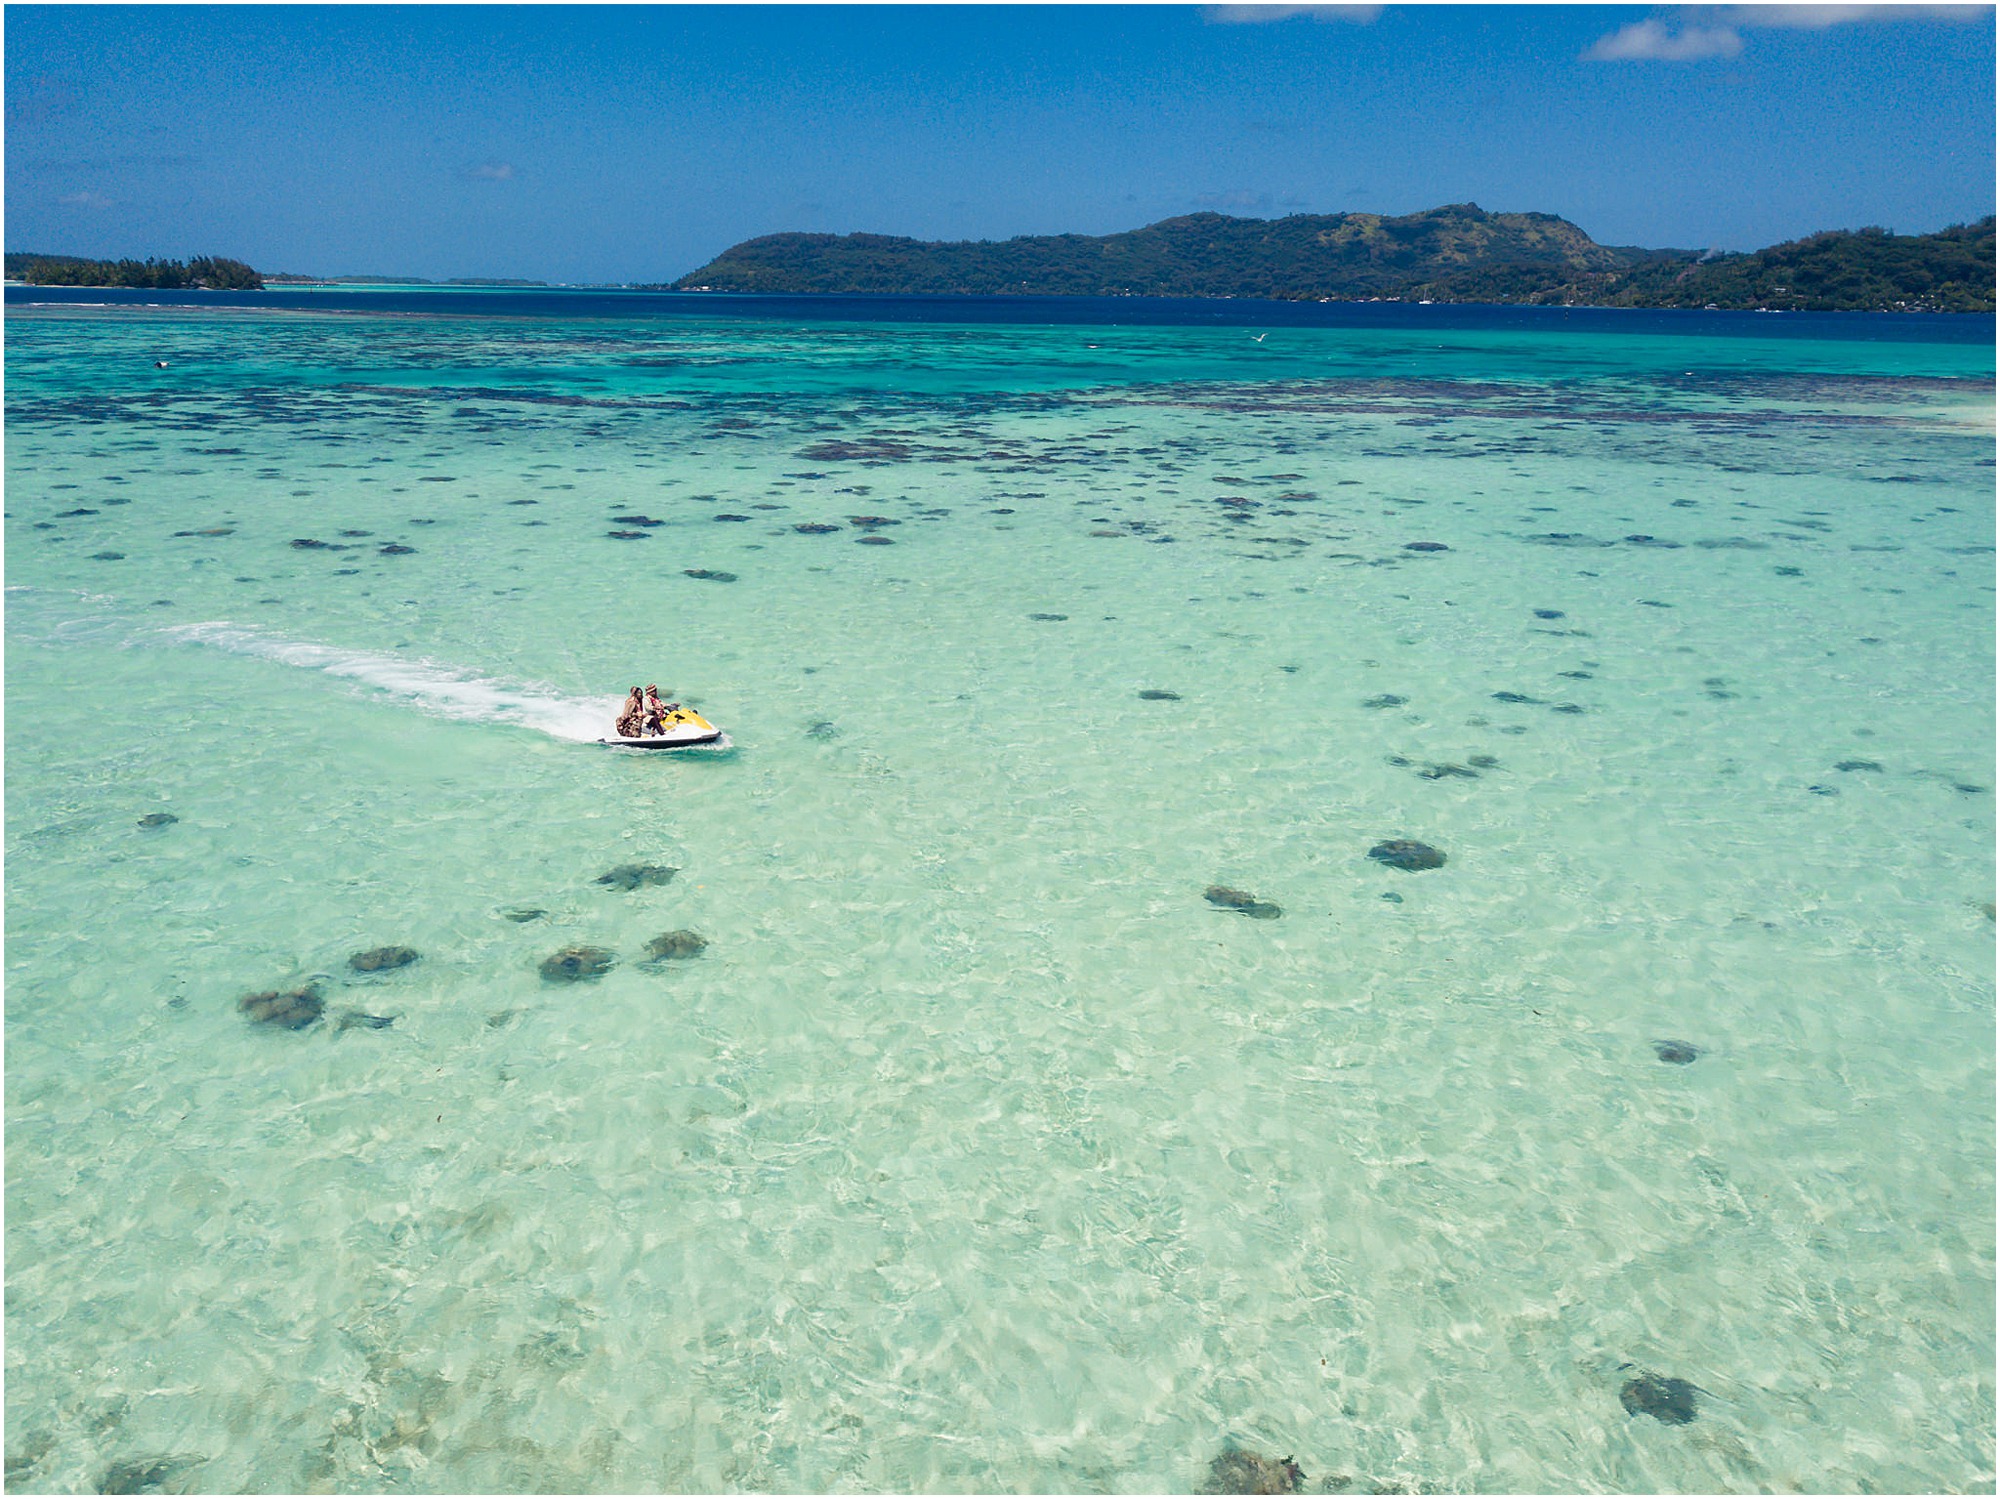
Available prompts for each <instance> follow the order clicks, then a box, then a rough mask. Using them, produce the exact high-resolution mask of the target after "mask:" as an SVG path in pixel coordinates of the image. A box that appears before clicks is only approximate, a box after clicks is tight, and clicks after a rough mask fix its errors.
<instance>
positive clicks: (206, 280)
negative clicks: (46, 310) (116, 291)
mask: <svg viewBox="0 0 2000 1499" xmlns="http://www.w3.org/2000/svg"><path fill="white" fill-rule="evenodd" d="M6 272H7V279H8V280H9V281H25V282H27V283H28V284H29V285H31V286H130V287H145V288H149V289H152V290H156V291H186V290H203V291H262V290H263V289H264V278H263V277H262V276H259V275H258V274H257V273H256V272H255V271H253V270H252V269H251V268H250V267H249V266H247V265H245V264H244V263H243V262H242V261H240V260H231V259H229V258H228V257H227V256H223V255H197V256H195V257H194V258H193V259H192V260H185V261H182V260H150V259H148V260H86V259H84V258H82V257H81V256H77V255H35V254H30V253H27V252H23V251H9V252H8V253H7V256H6Z"/></svg>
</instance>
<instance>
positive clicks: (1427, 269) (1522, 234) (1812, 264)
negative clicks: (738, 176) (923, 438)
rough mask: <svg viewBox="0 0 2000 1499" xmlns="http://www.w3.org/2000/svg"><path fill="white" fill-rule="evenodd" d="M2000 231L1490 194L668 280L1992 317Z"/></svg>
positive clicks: (768, 244) (844, 247) (851, 250)
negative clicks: (1788, 220)
mask: <svg viewBox="0 0 2000 1499" xmlns="http://www.w3.org/2000/svg"><path fill="white" fill-rule="evenodd" d="M1993 229H1994V221H1993V218H1992V216H1991V215H1989V216H1987V217H1986V218H1984V219H1981V220H1979V221H1978V222H1977V223H1973V224H1959V225H1953V226H1952V227H1950V228H1948V229H1942V230H1940V231H1938V232H1937V233H1935V234H1921V235H1901V234H1891V233H1889V232H1888V231H1887V230H1885V229H1858V230H1852V231H1849V230H1833V231H1829V232H1826V233H1821V234H1814V235H1810V236H1808V237H1807V238H1805V239H1799V240H1792V241H1790V242H1788V243H1785V244H1781V245H1773V246H1771V247H1770V248H1769V249H1764V250H1757V251H1754V252H1750V253H1730V254H1701V253H1699V252H1697V251H1694V250H1647V249H1640V248H1637V247H1634V246H1621V245H1600V244H1598V243H1597V242H1596V241H1594V240H1592V239H1591V237H1590V236H1589V235H1588V234H1586V233H1584V231H1583V230H1581V229H1579V228H1578V227H1577V226H1576V225H1575V224H1572V223H1570V222H1569V221H1568V220H1566V219H1562V218H1558V217H1557V216H1556V215H1554V214H1548V213H1488V212H1487V211H1485V210H1484V209H1482V208H1480V207H1479V206H1478V205H1477V204H1473V203H1459V204H1452V205H1449V206H1447V207H1443V208H1433V209H1430V210H1427V211H1426V212H1423V213H1413V214H1405V215H1403V216H1401V217H1399V218H1384V217H1382V216H1381V215H1379V214H1371V213H1341V214H1293V215H1291V216H1289V217H1287V218H1282V219H1239V218H1231V217H1228V216H1227V215H1224V214H1219V213H1196V214H1187V215H1185V216H1183V217H1180V218H1172V219H1164V220H1162V221H1161V222H1159V223H1157V224H1151V225H1148V226H1147V227H1145V228H1143V229H1133V230H1128V231H1126V232H1124V233H1121V234H1107V235H1095V236H1093V235H1083V234H1058V235H1033V236H1026V237H1022V238H1018V239H1009V240H999V241H994V240H974V241H947V242H939V241H926V240H915V239H903V238H897V237H894V236H890V235H881V234H845V235H836V234H767V235H763V236H760V237H759V238H756V239H749V240H745V241H743V242H742V243H741V244H738V245H734V246H732V247H731V248H729V249H727V250H725V251H723V252H722V254H720V255H719V256H717V257H716V258H715V259H714V260H712V261H711V262H709V263H708V264H707V265H705V266H702V267H701V268H700V269H699V270H695V271H690V272H689V273H688V274H687V275H685V276H683V277H681V278H680V279H679V280H678V281H674V282H671V283H662V284H661V289H671V290H674V291H718V292H766V293H780V294H794V295H797V294H814V293H850V294H867V295H875V296H908V295H920V294H943V295H970V296H1006V295H1016V296H1094V297H1107V296H1110V297H1117V296H1142V297H1260V298H1273V299H1279V300H1286V301H1363V300H1381V301H1404V302H1421V301H1430V302H1485V303H1496V302H1497V303H1525V304H1539V305H1556V306H1570V307H1575V306H1591V307H1660V308H1664V307H1690V308H1711V309H1724V310H1742V311H1749V310H1772V311H1796V312H1992V311H1993V310H1994V258H1993Z"/></svg>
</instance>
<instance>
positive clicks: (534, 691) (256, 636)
mask: <svg viewBox="0 0 2000 1499" xmlns="http://www.w3.org/2000/svg"><path fill="white" fill-rule="evenodd" d="M161 633H162V634H164V635H166V636H167V637H168V638H170V639H175V640H180V641H183V642H186V643H188V644H191V645H205V646H211V647H213V648H215V649H218V650H225V651H231V652H233V653H235V654H237V655H241V656H256V657H259V658H261V659H263V660H266V661H276V662H279V663H281V664H283V665H285V666H297V667H301V668H303V669H305V670H307V671H319V672H324V673H326V674H327V675H328V676H333V677H344V678H347V679H348V680H350V681H355V682H360V683H362V684H363V685H365V686H367V687H371V688H373V689H375V690H376V691H378V692H381V693H384V694H386V695H387V696H389V697H392V698H396V699H400V700H401V701H403V702H407V703H410V704H412V705H414V706H415V707H417V708H419V709H421V710H422V711H424V712H426V713H432V714H436V715H437V716H438V717H440V718H455V719H460V720H463V721H465V722H468V723H498V724H513V725H515V726H517V727H520V728H524V729H535V730H538V731H540V732H541V733H544V734H548V735H551V736H553V737H554V738H557V739H569V740H576V741H582V742H588V741H591V740H595V739H601V738H603V737H604V736H605V735H606V734H608V733H609V732H610V731H611V722H612V720H613V719H615V718H616V717H617V716H618V706H619V704H620V703H621V702H622V701H623V698H622V697H566V696H564V695H562V694H561V693H558V692H554V691H552V690H550V689H549V688H546V687H538V686H530V685H523V684H515V683H509V682H501V681H495V680H493V679H491V678H488V677H480V676H474V675H472V674H471V673H468V672H462V671H456V670H454V669H452V668H450V667H447V666H440V665H438V664H437V663H435V662H431V661H423V660H417V661H411V660H405V659H403V658H402V657H398V656H384V655H378V654H376V653H374V652H371V651H355V650H344V649H341V648H340V647H337V646H329V645H316V644H314V643H313V642H311V641H305V640H282V639H278V638H276V637H274V636H270V635H265V634H262V633H261V632H259V631H257V630H253V629H249V628H247V627H245V626H243V625H236V624H231V623H229V622H228V621H227V620H211V621H208V622H205V623H202V624H193V625H171V626H168V627H167V628H166V629H164V630H163V631H162V632H161Z"/></svg>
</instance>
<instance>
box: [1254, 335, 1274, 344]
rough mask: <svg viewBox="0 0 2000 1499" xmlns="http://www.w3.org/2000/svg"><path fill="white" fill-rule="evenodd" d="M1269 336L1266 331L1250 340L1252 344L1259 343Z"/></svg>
mask: <svg viewBox="0 0 2000 1499" xmlns="http://www.w3.org/2000/svg"><path fill="white" fill-rule="evenodd" d="M1270 336H1271V335H1270V334H1269V333H1268V332H1264V333H1260V334H1258V335H1257V336H1256V337H1255V338H1253V339H1251V340H1250V342H1252V343H1253V344H1260V343H1262V342H1263V341H1264V340H1265V339H1267V338H1269V337H1270Z"/></svg>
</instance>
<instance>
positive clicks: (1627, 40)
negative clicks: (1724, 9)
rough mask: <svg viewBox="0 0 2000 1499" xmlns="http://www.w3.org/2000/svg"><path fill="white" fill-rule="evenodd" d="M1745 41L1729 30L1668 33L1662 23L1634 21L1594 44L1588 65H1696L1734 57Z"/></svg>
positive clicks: (1706, 28)
mask: <svg viewBox="0 0 2000 1499" xmlns="http://www.w3.org/2000/svg"><path fill="white" fill-rule="evenodd" d="M1742 50H1743V38H1742V37H1740V36H1738V35H1737V34H1736V33H1735V32H1734V31H1732V30H1731V29H1730V28H1729V27H1727V26H1683V27H1681V28H1679V29H1678V30H1672V31H1670V30H1668V29H1667V26H1666V24H1665V23H1664V22H1662V21H1634V22H1633V23H1632V24H1631V25H1630V26H1625V27H1621V28H1620V29H1619V30H1617V31H1614V32H1612V33H1611V34H1610V35H1609V36H1601V37H1599V38H1598V39H1597V40H1596V41H1595V42H1592V43H1591V45H1590V49H1589V50H1588V51H1586V52H1585V53H1584V54H1583V56H1584V60H1585V61H1586V62H1640V61H1652V62H1693V61H1695V60H1696V59H1697V58H1702V57H1734V56H1735V55H1736V54H1737V53H1739V52H1741V51H1742Z"/></svg>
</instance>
